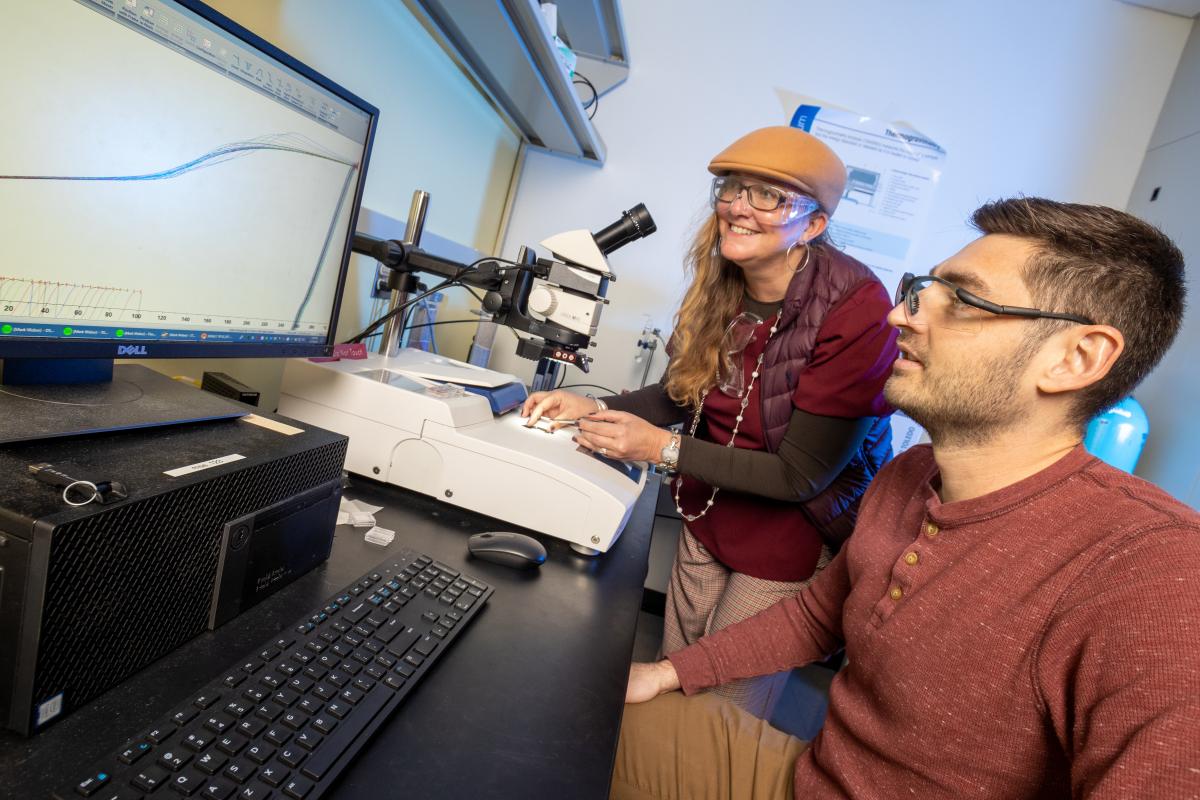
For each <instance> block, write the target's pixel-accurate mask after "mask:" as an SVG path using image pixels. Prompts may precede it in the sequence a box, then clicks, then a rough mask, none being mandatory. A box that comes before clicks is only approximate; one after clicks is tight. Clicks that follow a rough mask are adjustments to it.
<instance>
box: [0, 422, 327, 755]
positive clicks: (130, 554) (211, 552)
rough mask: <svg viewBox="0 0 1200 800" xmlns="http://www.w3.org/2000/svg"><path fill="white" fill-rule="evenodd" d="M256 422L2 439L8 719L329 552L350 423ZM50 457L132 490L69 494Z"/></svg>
mask: <svg viewBox="0 0 1200 800" xmlns="http://www.w3.org/2000/svg"><path fill="white" fill-rule="evenodd" d="M249 420H254V421H248V420H246V419H243V420H238V419H232V420H222V421H210V422H201V423H193V424H187V425H175V426H168V427H160V428H146V429H140V430H135V431H125V432H118V433H108V434H97V435H90V436H82V437H70V438H61V439H48V440H43V441H35V442H21V443H16V444H9V445H4V446H2V447H0V724H3V725H5V726H6V727H8V728H10V729H12V730H15V731H18V732H20V733H23V734H30V733H34V732H36V731H38V730H40V729H42V728H44V727H45V726H47V725H49V724H51V723H53V722H55V721H57V720H59V719H61V718H63V717H64V716H66V715H67V714H68V713H69V712H70V711H72V710H73V709H76V708H79V707H80V706H82V705H84V704H85V703H87V702H88V701H89V700H91V699H92V698H93V697H95V696H97V695H99V694H100V693H102V692H104V691H105V690H106V689H108V688H109V687H111V686H113V685H115V684H117V683H119V682H120V681H121V680H123V679H124V678H125V677H127V676H129V675H130V674H132V673H133V672H135V671H137V670H138V669H140V668H141V667H143V666H145V665H147V664H149V663H150V662H152V661H154V660H156V659H158V658H160V657H161V656H163V655H166V654H167V653H169V652H171V651H172V650H174V649H175V648H177V647H179V646H180V645H182V644H183V643H184V642H186V641H188V640H189V639H191V638H193V637H194V636H196V635H198V634H200V633H202V632H203V631H205V630H207V629H209V628H211V627H216V626H218V625H220V624H221V623H222V622H223V621H226V620H228V619H229V618H231V617H232V616H234V615H236V614H237V613H239V612H240V611H242V610H244V609H246V608H248V607H249V606H251V605H253V604H254V603H255V602H257V601H258V600H261V599H262V598H264V597H266V596H267V595H269V594H270V593H271V592H273V591H275V590H276V589H278V588H280V587H282V586H284V585H286V584H287V583H289V582H290V581H292V580H294V579H295V578H297V577H299V576H300V575H301V574H303V573H304V572H307V571H308V570H309V569H311V568H312V567H314V566H316V565H317V564H319V563H320V562H321V561H323V560H325V559H326V558H328V556H329V551H330V547H331V546H332V540H333V531H334V526H335V524H336V518H337V510H338V504H339V500H340V498H341V478H342V465H343V462H344V460H345V455H346V442H347V440H346V437H344V436H342V435H340V434H334V433H330V432H328V431H324V430H321V429H316V428H313V427H311V426H308V425H304V424H302V423H296V422H293V421H291V420H285V419H282V418H276V417H272V416H269V415H259V416H257V417H252V418H249ZM256 421H257V423H262V424H256ZM279 423H287V424H286V425H280V424H279ZM289 426H291V427H289ZM44 462H48V463H51V464H54V465H55V466H56V467H58V468H59V469H60V470H62V471H63V472H66V473H67V474H71V475H72V476H74V475H76V474H78V475H79V477H81V478H84V479H87V480H91V481H103V480H109V481H113V480H115V481H119V482H121V483H123V484H124V485H125V487H126V489H127V491H128V494H129V496H128V498H127V499H125V500H120V501H116V502H112V503H109V504H106V505H100V504H97V503H90V504H88V505H85V506H82V507H72V506H70V505H68V504H66V503H65V502H63V499H62V496H61V495H62V489H61V488H56V487H53V486H49V485H47V484H45V483H42V482H40V481H37V480H35V479H34V478H33V477H32V475H31V473H30V472H29V470H28V467H29V465H31V464H36V463H44ZM73 499H74V498H73Z"/></svg>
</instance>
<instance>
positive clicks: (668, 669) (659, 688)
mask: <svg viewBox="0 0 1200 800" xmlns="http://www.w3.org/2000/svg"><path fill="white" fill-rule="evenodd" d="M678 688H679V676H678V675H677V674H676V673H675V667H674V666H673V665H672V664H671V662H670V661H669V660H668V659H665V658H664V659H663V660H662V661H656V662H654V663H653V664H639V663H637V662H634V663H633V664H630V665H629V683H628V684H626V686H625V702H626V703H644V702H646V701H647V700H653V699H654V698H656V697H658V696H659V695H660V694H662V693H664V692H673V691H675V690H676V689H678Z"/></svg>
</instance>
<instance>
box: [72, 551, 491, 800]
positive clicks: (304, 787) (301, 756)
mask: <svg viewBox="0 0 1200 800" xmlns="http://www.w3.org/2000/svg"><path fill="white" fill-rule="evenodd" d="M491 595H492V589H491V587H489V586H488V585H487V584H485V583H483V582H481V581H478V580H475V579H474V578H471V577H469V576H467V575H464V574H462V573H460V572H459V571H458V570H455V569H452V568H451V567H448V566H446V565H445V564H442V563H439V562H437V561H434V560H433V559H431V558H429V557H428V556H425V555H421V554H419V553H415V552H413V551H411V550H407V549H406V550H403V551H402V552H401V553H400V554H399V555H398V556H393V557H391V558H388V559H387V560H386V561H385V562H383V563H381V564H379V565H378V566H376V567H375V568H374V569H372V570H371V571H370V572H368V573H366V574H365V575H363V576H362V577H361V578H360V579H358V580H356V581H354V582H353V583H351V584H350V585H349V586H347V587H346V588H345V589H344V590H343V591H341V592H339V593H338V594H337V595H335V596H334V597H333V598H331V599H330V600H329V602H328V603H326V604H325V605H324V606H322V607H321V608H318V609H315V610H313V611H311V612H310V613H308V614H305V615H304V616H303V617H301V618H300V619H298V620H297V621H296V622H295V623H294V624H293V625H291V626H290V627H288V628H286V629H285V631H284V633H283V634H282V635H279V636H276V637H273V638H271V639H270V640H269V641H266V642H264V643H263V644H262V645H261V646H259V647H257V648H255V649H254V651H253V652H251V653H250V654H248V655H246V656H245V657H244V658H242V659H240V660H239V661H238V662H237V663H235V664H233V665H232V666H230V668H229V669H227V670H226V671H225V672H223V673H222V674H221V676H220V677H219V678H217V679H216V680H214V681H213V682H211V683H209V684H208V685H206V686H204V687H202V688H200V689H198V690H197V691H196V692H195V693H194V695H192V696H191V697H190V698H189V699H188V700H187V702H186V703H184V704H183V705H182V706H181V707H179V708H177V709H175V710H174V711H172V712H171V713H170V714H168V715H167V716H166V717H165V718H163V719H161V720H159V722H158V723H157V724H156V725H152V726H151V727H150V728H149V729H147V730H145V731H143V732H142V733H140V734H139V735H137V736H134V737H133V738H131V739H129V740H127V741H126V742H125V744H123V745H122V746H121V747H120V748H119V749H118V750H117V751H116V752H114V753H112V754H111V756H110V757H109V758H107V759H105V760H104V761H102V762H100V763H98V764H97V765H96V767H95V768H94V769H93V770H91V771H90V772H89V773H87V774H83V775H79V776H78V780H77V781H76V782H75V783H74V784H73V785H71V786H69V787H66V789H65V790H64V791H61V792H60V793H58V794H57V795H56V797H59V798H64V799H65V798H68V797H72V798H78V797H80V796H83V797H90V798H94V799H95V800H136V798H145V797H152V798H164V799H169V800H181V798H203V800H227V799H233V798H236V800H263V798H276V799H277V800H285V799H289V800H308V799H309V798H316V797H320V796H321V795H322V794H323V793H324V792H325V791H326V790H327V789H328V788H329V787H330V785H331V784H332V783H333V782H334V781H335V780H336V779H337V777H338V775H339V774H340V773H341V771H342V770H343V769H345V768H346V765H347V764H348V763H350V761H351V760H352V759H353V757H354V755H355V754H356V753H357V752H358V751H359V749H361V748H362V746H363V745H364V744H365V743H366V742H367V740H368V739H369V738H370V737H371V735H372V734H374V732H375V730H376V729H377V728H379V726H380V725H381V724H383V722H384V721H385V720H386V719H387V718H388V716H390V715H391V713H392V712H393V711H395V709H396V708H397V706H399V705H400V703H401V701H403V700H404V698H405V697H406V696H407V694H408V692H409V691H411V690H412V687H413V685H414V684H416V683H417V681H419V680H420V679H421V678H422V677H423V676H424V675H425V674H426V673H427V672H428V671H429V670H430V669H431V668H432V666H433V663H434V662H435V661H436V660H437V659H438V658H439V657H440V656H441V655H442V654H443V653H445V652H446V650H447V649H448V647H449V646H450V644H451V643H452V642H453V641H454V640H455V639H456V638H457V637H458V636H459V635H461V633H462V631H463V629H464V628H465V627H466V626H467V624H468V623H469V622H470V621H471V620H472V619H474V618H475V616H476V615H477V614H478V613H479V611H480V609H482V608H483V606H484V604H485V603H487V601H488V599H489V598H490V597H491Z"/></svg>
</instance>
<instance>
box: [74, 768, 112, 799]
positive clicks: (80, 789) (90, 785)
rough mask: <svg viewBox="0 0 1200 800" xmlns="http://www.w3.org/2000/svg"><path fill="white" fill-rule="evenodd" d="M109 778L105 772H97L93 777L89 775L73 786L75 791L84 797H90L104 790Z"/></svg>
mask: <svg viewBox="0 0 1200 800" xmlns="http://www.w3.org/2000/svg"><path fill="white" fill-rule="evenodd" d="M109 777H110V776H109V774H108V773H107V772H97V773H96V774H95V775H89V776H88V777H86V778H84V779H83V780H82V781H80V782H79V783H77V784H75V791H76V792H77V793H78V794H81V795H83V796H84V797H91V796H92V795H94V794H95V793H96V792H98V791H100V790H101V789H102V788H104V786H105V785H106V784H107V783H108V781H109Z"/></svg>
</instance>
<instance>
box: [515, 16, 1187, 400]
mask: <svg viewBox="0 0 1200 800" xmlns="http://www.w3.org/2000/svg"><path fill="white" fill-rule="evenodd" d="M622 13H623V15H624V21H625V29H626V33H627V36H628V38H629V42H630V44H629V49H630V66H631V70H630V75H629V79H628V81H627V82H626V83H625V84H623V85H621V86H619V87H617V88H616V89H615V90H614V91H612V92H610V93H609V94H607V95H605V96H604V97H602V98H601V99H600V106H599V108H598V110H597V113H596V117H595V123H596V125H597V128H598V130H599V131H600V134H601V136H602V137H603V138H604V140H605V143H606V144H607V145H608V162H607V164H606V165H605V166H604V167H603V168H602V169H596V168H595V167H591V166H588V165H586V164H581V163H577V162H574V161H571V160H569V159H564V158H560V157H556V156H551V155H547V154H545V153H540V152H530V154H529V155H528V157H527V159H526V164H525V167H524V171H523V176H522V179H521V183H520V186H519V189H518V194H517V197H516V201H515V204H514V208H513V216H512V220H511V222H510V225H509V228H508V233H507V236H506V239H505V246H504V249H503V254H504V255H506V256H510V257H511V256H512V255H514V254H515V252H516V249H517V246H518V245H520V244H523V243H526V244H536V242H538V241H539V240H541V239H542V238H545V237H546V236H547V235H549V234H552V233H556V232H558V231H560V230H564V229H573V228H585V227H586V228H590V229H592V230H597V229H599V228H600V227H602V226H604V225H606V224H608V223H609V222H611V221H612V220H613V219H615V218H616V217H617V215H618V214H619V212H620V211H621V210H622V209H625V208H628V207H629V206H631V205H633V204H634V203H636V202H638V201H643V202H645V203H646V205H647V206H648V208H649V209H650V211H651V213H652V214H653V215H654V218H655V220H656V221H657V223H658V232H657V233H656V234H654V235H653V236H651V237H650V238H648V239H645V240H643V241H639V242H634V243H632V244H630V245H627V246H626V247H625V248H624V249H623V250H620V251H618V252H616V253H614V254H613V256H612V257H611V262H612V265H613V269H614V271H615V272H616V274H617V275H618V278H619V280H618V282H617V283H616V284H615V285H614V286H613V287H612V289H611V291H610V294H609V298H610V300H611V302H612V304H611V305H610V306H609V307H608V308H606V309H605V310H604V317H603V319H602V320H601V326H600V333H599V336H598V340H599V346H598V347H597V348H595V349H593V350H592V351H591V353H592V354H593V355H595V356H596V358H597V363H596V364H595V365H594V366H593V373H592V375H591V376H589V377H584V376H582V375H581V374H580V373H579V372H578V371H576V370H574V369H571V370H569V371H568V372H569V374H568V375H567V383H568V384H571V383H577V382H585V381H586V382H594V383H598V384H602V385H607V386H609V387H611V388H613V389H621V388H634V387H636V386H637V385H638V383H639V378H640V376H641V372H642V370H641V365H635V364H634V363H633V361H632V359H633V356H634V355H635V352H636V351H635V342H636V340H637V338H638V336H639V334H640V332H641V328H642V325H643V320H644V319H645V318H647V317H648V318H649V319H650V320H651V321H652V322H653V323H654V324H656V325H658V326H661V327H663V328H664V333H666V332H667V329H669V327H670V324H671V317H672V315H673V313H674V310H675V308H676V306H677V304H678V301H679V298H680V296H681V292H682V289H683V283H682V274H681V269H680V267H681V258H682V253H683V251H684V249H685V246H686V242H687V240H688V238H689V236H690V234H691V231H692V226H693V224H694V222H695V221H696V220H697V219H698V218H700V217H701V216H702V215H703V214H706V213H708V212H707V206H706V202H707V190H708V181H709V176H708V174H707V172H706V171H705V166H706V165H707V163H708V160H709V159H710V158H711V157H712V156H713V155H714V154H715V153H716V152H718V151H719V150H720V149H721V148H723V147H724V146H725V145H726V144H728V143H729V142H730V141H732V140H733V139H734V138H736V137H737V136H739V135H741V134H742V133H744V132H746V131H748V130H750V129H752V128H755V127H758V126H762V125H770V124H786V123H787V121H788V119H789V118H790V115H791V112H792V110H793V105H792V102H791V101H790V100H789V101H786V102H785V101H784V100H783V99H781V98H783V97H785V96H789V95H794V94H802V95H808V96H810V97H814V98H816V99H818V100H819V101H823V102H825V103H827V104H833V105H840V106H842V107H845V108H849V109H852V110H856V111H859V112H862V113H865V114H871V115H875V116H878V117H882V118H886V119H899V120H904V121H908V122H909V123H910V124H912V125H914V126H915V127H916V128H918V129H919V130H921V131H922V132H924V133H926V134H928V135H930V136H932V137H933V138H934V139H935V140H936V141H938V142H939V143H940V144H942V145H943V146H944V147H945V148H946V149H947V151H948V152H949V158H948V161H947V164H946V172H945V175H944V177H943V180H942V184H941V186H940V188H939V189H938V195H937V198H936V201H935V206H934V208H933V210H932V212H931V217H930V220H929V224H928V227H927V230H926V234H925V237H924V241H923V244H922V245H921V246H920V247H919V248H918V251H917V253H916V257H917V259H918V260H917V262H916V263H919V264H922V265H928V266H933V265H934V264H935V263H936V262H937V261H939V260H941V259H942V258H945V257H946V256H948V255H950V254H951V253H952V252H953V251H955V250H956V249H958V247H960V246H961V245H962V244H964V243H965V242H966V241H968V240H969V239H971V238H973V237H972V235H971V233H970V232H969V231H968V230H967V229H966V227H965V225H964V220H965V218H966V217H967V215H968V214H969V212H970V211H971V210H973V209H974V208H975V207H976V206H978V205H979V204H980V203H981V202H982V201H984V200H986V199H989V198H996V197H1001V196H1005V195H1012V194H1017V193H1025V194H1030V195H1046V196H1049V197H1053V198H1056V199H1062V200H1074V201H1083V202H1093V203H1104V204H1108V205H1113V206H1116V207H1124V206H1125V203H1126V201H1127V199H1128V197H1129V191H1130V188H1131V187H1132V185H1133V182H1134V178H1135V176H1136V175H1137V172H1138V166H1139V163H1140V161H1141V156H1142V153H1143V152H1144V151H1145V149H1146V146H1147V143H1148V142H1149V140H1150V135H1151V132H1152V130H1153V128H1154V120H1155V119H1156V118H1157V116H1158V113H1159V109H1160V108H1161V107H1162V103H1163V99H1164V97H1165V95H1166V92H1167V88H1168V86H1169V85H1170V81H1171V76H1172V74H1173V72H1174V70H1175V66H1176V63H1177V62H1178V61H1179V57H1180V53H1181V52H1182V49H1183V46H1184V42H1185V41H1186V39H1187V36H1188V32H1189V28H1190V25H1191V21H1190V20H1186V19H1183V18H1179V17H1173V16H1170V15H1167V14H1163V13H1161V12H1155V11H1150V10H1147V9H1144V8H1139V7H1134V6H1129V5H1125V4H1123V3H1118V2H1112V1H1111V0H1060V1H1059V2H1054V3H1045V2H1041V1H1040V0H1015V1H1014V2H1008V3H986V4H985V3H982V2H961V0H925V1H924V2H920V3H894V2H886V0H861V1H860V2H855V3H830V2H821V3H817V2H812V1H811V0H758V2H755V3H746V4H739V5H737V6H736V7H735V6H733V5H730V4H726V3H719V2H715V0H625V2H624V3H623V4H622ZM684 20H686V24H685V23H684V22H683V21H684ZM501 336H503V334H501ZM495 353H496V355H495V356H494V358H493V362H492V364H493V366H494V367H496V368H500V369H506V370H509V371H512V372H515V373H517V374H519V375H521V376H523V377H528V376H529V375H531V374H532V364H531V362H527V361H522V360H520V359H518V358H516V357H515V356H514V355H512V353H511V346H509V347H506V346H505V345H504V344H503V342H502V340H501V339H499V338H498V339H497V347H496V349H495ZM662 360H663V356H662V351H661V349H660V350H659V354H658V356H657V358H656V363H655V366H654V369H653V370H652V373H651V374H652V379H653V378H654V377H657V375H658V374H659V373H660V371H661V365H662Z"/></svg>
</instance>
